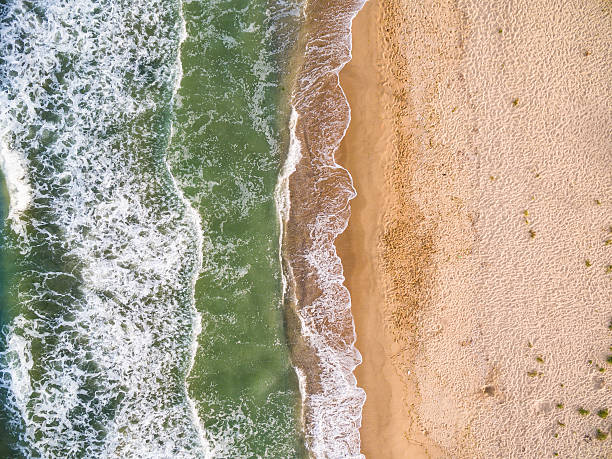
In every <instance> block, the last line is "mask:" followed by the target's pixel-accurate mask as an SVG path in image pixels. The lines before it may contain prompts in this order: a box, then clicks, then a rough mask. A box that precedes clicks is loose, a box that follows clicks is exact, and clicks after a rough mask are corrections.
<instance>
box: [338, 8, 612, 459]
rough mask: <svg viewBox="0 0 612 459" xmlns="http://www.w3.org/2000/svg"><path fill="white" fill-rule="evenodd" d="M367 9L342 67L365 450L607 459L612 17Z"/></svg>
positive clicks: (345, 240)
mask: <svg viewBox="0 0 612 459" xmlns="http://www.w3.org/2000/svg"><path fill="white" fill-rule="evenodd" d="M375 2H376V0H370V2H369V3H368V4H367V5H366V7H365V8H364V10H363V11H362V12H361V13H360V14H359V16H357V19H356V20H355V23H354V28H353V34H354V36H353V56H354V57H353V61H352V62H351V63H350V64H349V65H348V66H347V67H346V68H345V69H344V70H343V72H342V73H341V84H342V86H343V88H344V89H345V91H346V93H347V97H348V99H349V103H350V105H351V109H352V121H351V126H350V128H349V130H348V132H347V136H346V138H345V139H344V141H343V144H342V147H341V151H340V152H339V162H341V164H342V165H344V166H345V167H347V168H348V170H349V171H350V172H351V174H352V176H353V179H354V181H355V187H356V189H357V192H358V197H357V198H356V199H355V200H354V201H352V217H351V221H350V223H349V227H348V229H347V232H346V233H345V234H344V235H343V236H342V238H341V239H340V240H339V243H338V245H339V254H340V255H341V257H342V260H343V264H344V268H345V274H346V277H347V281H346V283H347V286H348V288H349V290H350V291H351V295H352V301H353V313H354V315H355V322H356V330H357V347H358V348H359V350H360V351H361V353H362V354H363V358H364V363H363V364H362V365H361V366H360V367H359V368H358V369H357V371H356V374H357V379H358V382H359V385H360V386H361V387H363V388H364V389H365V390H366V393H367V397H368V399H367V402H366V405H365V407H364V413H363V426H362V429H361V436H362V447H363V452H364V453H365V454H366V455H367V457H371V458H418V457H482V458H490V457H520V458H528V457H529V458H531V457H533V458H540V457H554V456H555V454H558V457H571V458H575V457H580V458H582V457H584V458H592V457H612V438H611V437H612V435H609V433H610V428H611V425H612V423H611V419H612V390H611V388H612V365H610V364H609V363H607V362H606V359H607V358H608V356H610V355H612V349H611V348H610V345H611V344H612V330H610V329H609V326H610V323H611V322H610V321H611V320H612V268H611V267H609V266H610V265H612V135H611V126H612V98H611V94H612V91H611V90H612V74H611V71H610V69H611V64H612V33H611V32H612V26H611V5H612V4H611V3H610V2H609V1H590V0H582V1H579V0H570V1H542V0H537V1H510V2H493V1H490V0H486V1H485V0H480V1H476V0H474V1H470V2H468V1H459V2H457V1H416V0H385V1H380V2H379V3H375ZM606 241H610V242H606ZM580 408H584V409H586V410H588V411H589V412H590V413H589V414H588V415H581V414H580V413H579V412H578V410H579V409H580ZM606 408H607V409H608V410H610V411H611V413H610V414H611V417H609V418H607V419H602V418H601V417H599V416H597V414H596V413H597V412H598V411H599V410H602V409H606ZM597 429H599V432H600V437H601V436H602V435H605V434H608V437H607V438H606V439H605V440H604V439H598V438H597V435H598V433H597V432H598V430H597Z"/></svg>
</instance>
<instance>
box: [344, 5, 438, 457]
mask: <svg viewBox="0 0 612 459" xmlns="http://www.w3.org/2000/svg"><path fill="white" fill-rule="evenodd" d="M379 26H380V24H379V4H378V1H377V0H368V2H367V3H366V4H365V5H364V7H363V8H362V9H361V10H360V11H359V13H358V15H357V17H356V18H355V19H354V21H353V28H352V36H353V46H352V59H351V61H350V62H349V63H348V64H347V65H346V66H345V67H344V68H343V69H342V71H341V72H340V75H339V78H340V85H341V87H342V89H343V91H344V93H345V95H346V97H347V100H348V103H349V106H350V107H351V122H350V124H349V127H348V130H347V132H346V134H345V136H344V138H343V139H342V142H341V143H340V147H339V149H338V152H337V154H336V158H337V162H338V163H339V164H340V165H341V166H342V167H344V168H346V169H347V170H348V171H349V173H350V174H351V176H352V178H353V184H354V186H355V188H356V190H357V196H356V197H355V198H354V199H353V200H352V201H351V218H350V219H349V224H348V227H347V229H346V230H345V231H344V232H343V233H342V234H341V235H340V236H339V237H338V239H337V240H336V247H337V251H338V255H339V256H340V258H341V260H342V265H343V269H344V276H345V279H346V280H345V285H346V287H347V288H348V289H349V292H350V293H351V304H352V312H353V318H354V321H355V328H356V333H357V340H356V343H355V346H356V348H357V349H358V350H359V352H360V353H361V355H362V357H363V362H362V363H361V364H360V365H359V366H358V367H357V368H356V369H355V371H354V374H355V376H356V378H357V385H358V387H361V388H363V389H364V390H365V391H366V402H365V405H364V407H363V412H362V426H361V429H360V435H361V452H362V453H363V454H365V455H366V457H406V454H409V457H410V458H411V459H420V458H427V457H430V456H429V454H428V452H430V451H432V450H434V449H435V447H434V446H433V445H431V443H430V442H428V440H427V439H426V438H425V437H424V436H423V435H422V434H421V433H420V432H419V431H418V429H417V428H416V423H415V422H414V420H413V418H412V415H411V413H410V412H409V411H408V406H409V404H412V403H415V402H416V399H417V398H418V395H417V394H416V392H415V391H414V388H413V389H412V391H408V393H406V392H405V384H406V382H405V381H404V380H403V379H402V378H401V377H400V376H399V374H398V372H397V370H396V368H395V366H394V363H393V361H392V357H391V355H390V353H392V352H394V350H395V349H396V348H397V345H396V344H395V343H394V342H393V339H392V338H391V336H389V335H388V334H387V333H384V332H383V333H381V331H382V330H384V329H385V326H384V319H383V312H382V306H383V305H384V302H385V299H384V289H383V286H382V283H381V273H380V270H379V263H378V260H379V257H380V254H379V243H378V241H379V239H380V237H381V234H380V228H381V226H382V220H383V210H384V209H385V207H386V203H385V201H386V199H385V193H384V188H385V171H384V166H385V163H386V162H387V161H389V158H388V156H389V150H390V148H391V141H392V132H391V129H389V118H390V116H391V114H390V113H388V112H387V111H386V110H385V107H384V106H383V98H384V92H385V91H384V88H383V86H382V85H381V82H380V79H381V74H380V73H379V65H380V59H381V58H382V56H381V55H380V49H379V43H378V40H379V37H378V28H379Z"/></svg>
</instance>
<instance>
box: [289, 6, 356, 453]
mask: <svg viewBox="0 0 612 459" xmlns="http://www.w3.org/2000/svg"><path fill="white" fill-rule="evenodd" d="M362 6H363V1H351V2H340V3H339V2H331V1H311V2H308V3H307V5H306V7H305V16H306V19H305V25H304V29H303V36H302V45H303V57H301V59H302V60H301V62H300V67H299V69H298V71H297V76H296V83H295V88H294V92H293V97H292V106H293V116H292V120H291V126H290V128H291V131H292V132H291V135H292V138H291V145H290V147H289V155H288V158H287V160H286V165H285V169H284V171H283V172H282V173H281V176H280V180H279V188H278V197H277V202H278V207H279V212H280V214H281V218H282V220H283V227H284V232H283V258H284V275H285V282H286V286H287V300H286V302H287V304H288V306H289V307H290V310H291V311H293V315H294V320H293V322H294V323H293V326H290V333H291V341H292V344H293V363H294V365H295V366H296V369H297V372H298V375H299V376H300V388H301V391H302V397H303V423H304V429H305V434H306V442H307V447H308V449H309V450H310V451H311V453H312V454H313V455H314V456H315V457H321V458H323V457H326V458H347V457H361V454H360V438H359V427H360V425H361V410H362V406H363V403H364V401H365V393H364V391H363V390H361V389H360V388H358V387H357V385H356V380H355V377H354V375H353V370H354V368H355V367H356V366H357V365H358V364H359V363H360V362H361V356H360V354H359V352H358V351H357V349H356V348H355V346H354V342H355V330H354V324H353V317H352V314H351V301H350V296H349V293H348V290H347V289H346V287H344V285H343V282H344V276H343V270H342V264H341V261H340V258H339V257H338V255H337V254H336V247H335V244H334V243H335V239H336V237H337V236H338V235H339V234H340V233H342V232H343V231H344V230H345V228H346V226H347V222H348V218H349V214H350V206H349V201H350V200H351V199H352V198H353V197H354V196H355V189H354V188H353V184H352V179H351V177H350V174H349V173H348V172H347V171H346V170H345V169H344V168H342V167H340V166H339V165H338V164H337V163H336V161H335V159H334V154H335V152H336V150H337V149H338V146H339V144H340V141H341V140H342V138H343V137H344V134H345V132H346V129H347V127H348V123H349V120H350V110H349V106H348V103H347V100H346V98H345V96H344V93H343V92H342V88H341V87H340V85H339V82H338V73H339V71H340V70H341V69H342V67H343V66H344V65H345V64H346V63H347V62H348V61H349V60H350V55H351V25H352V20H353V18H354V17H355V15H356V14H357V12H358V11H359V10H360V9H361V7H362ZM289 322H290V323H291V319H289Z"/></svg>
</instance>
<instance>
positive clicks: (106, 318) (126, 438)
mask: <svg viewBox="0 0 612 459" xmlns="http://www.w3.org/2000/svg"><path fill="white" fill-rule="evenodd" d="M180 21H181V19H180V10H179V5H178V4H177V3H176V2H174V1H164V0H159V1H158V0H154V1H138V0H136V1H128V2H115V1H101V2H96V3H92V2H86V1H78V0H49V1H44V2H43V1H40V2H36V1H34V2H31V1H20V0H14V1H12V0H9V1H8V2H5V3H3V4H2V6H0V35H1V36H2V40H1V42H0V86H1V88H2V91H1V92H0V98H1V100H0V102H1V103H0V139H1V140H2V151H1V153H2V158H3V159H2V161H3V164H4V167H3V171H4V173H5V175H7V177H8V179H7V182H8V184H9V187H8V188H9V193H10V205H11V208H10V212H12V213H11V214H10V216H11V218H12V221H13V222H17V221H19V222H21V223H19V225H21V226H19V225H18V226H15V225H13V226H12V228H13V234H11V235H10V239H11V245H12V246H13V247H14V248H15V249H18V250H21V252H22V253H23V254H25V255H24V257H23V260H22V261H20V262H19V265H18V275H17V280H16V281H15V282H16V285H14V288H13V292H14V293H15V295H16V296H17V299H16V301H17V302H18V304H19V311H18V314H17V315H16V317H15V318H14V319H13V320H12V321H11V322H10V324H9V325H8V326H7V327H6V328H5V329H4V331H3V340H4V346H3V351H2V354H1V356H0V362H1V370H0V371H1V373H0V375H1V390H2V395H3V399H4V400H5V402H6V406H5V407H3V409H4V410H6V411H7V413H8V415H9V416H10V422H11V426H12V428H13V431H14V433H15V436H16V440H15V442H16V446H15V448H16V449H17V450H18V451H19V453H20V454H23V455H24V456H27V457H41V456H42V457H75V456H79V457H81V456H84V457H204V456H206V441H205V439H204V434H203V431H202V429H201V427H200V426H199V422H198V420H197V418H196V416H195V414H194V408H193V406H192V403H191V401H190V400H189V398H188V396H187V393H186V389H185V378H186V375H187V373H188V371H189V368H190V365H191V357H192V354H193V351H194V349H193V341H194V339H195V334H196V331H197V330H195V329H194V325H193V324H194V321H195V318H196V317H195V310H194V307H193V297H192V287H193V276H194V273H195V272H196V271H197V270H198V269H199V264H200V259H199V256H198V255H197V254H198V252H199V250H198V243H199V240H200V236H199V228H198V225H197V220H196V219H195V218H194V215H193V211H192V210H191V209H190V208H189V207H188V206H187V205H186V204H185V202H184V200H183V199H182V196H181V194H180V192H179V190H178V189H177V188H176V186H175V184H174V182H173V179H172V177H171V176H170V174H169V172H168V170H167V167H166V164H165V158H164V150H165V146H166V143H167V141H168V135H169V133H170V123H169V113H170V108H171V103H172V95H173V89H174V88H175V84H176V81H177V78H178V75H179V68H180V66H179V65H178V61H177V50H178V45H179V41H180V38H181V37H180V31H181V27H180ZM10 152H13V153H10ZM11 155H13V156H11ZM13 157H18V158H20V159H19V163H16V162H15V161H14V160H13V159H12V158H13ZM16 164H18V166H16ZM11 168H12V170H13V171H14V173H13V175H12V176H11V172H10V171H11ZM11 177H13V178H11ZM11 184H12V185H11Z"/></svg>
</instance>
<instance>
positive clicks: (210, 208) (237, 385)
mask: <svg viewBox="0 0 612 459" xmlns="http://www.w3.org/2000/svg"><path fill="white" fill-rule="evenodd" d="M298 13H299V11H298V10H297V8H296V5H295V4H292V3H284V2H268V1H265V0H263V1H262V0H258V1H198V2H189V3H185V4H184V6H183V14H184V17H185V22H186V29H187V36H186V39H185V41H184V43H183V45H182V48H181V61H182V67H183V79H182V81H181V87H180V89H179V91H178V97H177V105H176V107H175V124H174V127H175V134H174V137H173V139H172V145H171V148H170V153H169V158H170V164H171V170H172V172H173V174H174V176H175V178H176V180H177V182H178V183H179V185H180V187H181V188H182V190H183V192H184V193H185V196H186V197H187V198H188V199H189V201H190V202H191V203H192V205H193V207H194V208H195V209H196V210H197V211H198V213H199V214H200V216H201V220H202V230H203V232H202V233H203V266H202V272H201V274H200V276H199V278H198V281H197V284H196V308H197V310H198V312H199V313H200V314H201V323H202V332H201V334H200V336H199V338H198V344H199V346H198V351H197V355H196V359H195V365H194V368H193V370H192V372H191V374H190V377H189V381H188V383H189V394H190V395H191V397H192V399H193V400H194V401H195V403H196V406H197V410H198V413H199V415H200V419H201V420H202V421H203V423H204V427H205V430H206V432H207V434H208V435H209V437H210V439H211V440H212V443H213V445H214V446H213V448H215V449H214V453H213V454H214V455H215V457H256V456H257V457H283V458H284V457H287V458H288V457H300V456H302V452H301V446H300V445H301V440H300V436H299V434H298V427H299V426H298V425H297V420H296V417H297V414H298V388H297V381H296V377H295V373H294V370H293V369H292V367H291V365H290V361H289V355H288V349H287V345H286V337H285V331H284V328H283V312H282V309H281V300H282V298H281V292H282V285H281V273H280V264H279V228H278V224H277V215H276V208H275V203H274V189H275V186H276V182H277V177H278V172H279V166H280V161H281V157H282V154H281V152H282V151H283V149H286V144H284V142H283V138H282V136H281V132H282V131H283V130H285V131H286V126H287V122H288V120H287V112H286V108H283V105H282V102H285V107H287V104H286V96H285V94H284V93H285V91H284V88H283V82H282V74H283V71H284V70H286V68H287V64H288V52H289V51H290V49H291V45H292V43H293V42H294V40H295V32H296V30H297V23H296V21H297V20H298Z"/></svg>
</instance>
